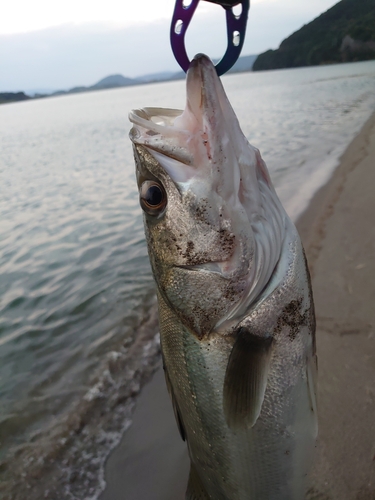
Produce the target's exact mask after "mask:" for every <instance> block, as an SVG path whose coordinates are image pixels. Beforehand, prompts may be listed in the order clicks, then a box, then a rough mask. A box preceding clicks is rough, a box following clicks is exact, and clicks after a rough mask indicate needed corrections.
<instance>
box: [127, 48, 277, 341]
mask: <svg viewBox="0 0 375 500" xmlns="http://www.w3.org/2000/svg"><path fill="white" fill-rule="evenodd" d="M129 118H130V121H131V122H132V123H133V128H132V130H131V132H130V138H131V140H132V141H133V147H134V157H135V163H136V173H137V181H138V187H139V193H140V204H141V207H142V208H143V212H144V223H145V232H146V240H147V244H148V250H149V255H150V261H151V266H152V270H153V274H154V277H155V280H156V283H157V286H158V291H159V293H160V294H161V296H162V297H163V300H164V301H165V302H166V303H167V304H168V305H169V306H170V307H171V308H172V309H173V310H174V311H175V312H176V314H177V315H178V316H179V318H180V319H181V321H182V322H183V323H184V325H185V326H186V327H188V328H189V329H190V330H191V331H192V332H194V333H195V334H196V335H197V336H198V337H199V338H201V337H203V336H204V335H207V334H209V333H210V332H212V331H213V330H220V328H221V329H223V328H224V327H225V328H227V327H228V325H229V324H231V325H233V324H235V323H236V321H238V318H239V317H240V316H241V314H242V313H243V310H244V309H245V308H246V307H248V306H249V304H250V303H251V301H252V300H253V299H254V297H256V295H257V294H259V291H260V290H261V288H262V286H264V284H265V283H266V282H267V280H268V279H269V277H270V275H271V272H272V269H273V268H274V266H275V264H276V261H277V259H278V254H279V251H280V244H281V239H282V227H281V226H282V219H283V214H284V212H283V209H282V207H281V204H280V202H279V200H278V198H277V196H276V194H275V192H274V189H273V187H272V184H271V181H270V177H269V174H268V171H267V168H266V166H265V163H264V162H263V160H262V159H261V156H260V154H259V151H258V150H256V149H255V148H254V147H252V146H251V145H250V144H249V142H248V141H247V139H246V137H245V136H244V135H243V133H242V131H241V129H240V126H239V123H238V120H237V118H236V115H235V113H234V111H233V109H232V107H231V105H230V103H229V101H228V99H227V97H226V94H225V91H224V88H223V86H222V84H221V81H220V79H219V78H218V76H217V73H216V70H215V67H214V66H213V64H212V62H211V60H210V59H209V58H208V57H206V56H204V55H198V56H196V57H195V58H194V60H193V61H192V63H191V65H190V68H189V70H188V73H187V102H186V107H185V110H184V111H181V110H172V109H159V108H144V109H141V110H134V111H132V112H131V113H130V115H129ZM266 254H267V255H266ZM225 328H224V329H225Z"/></svg>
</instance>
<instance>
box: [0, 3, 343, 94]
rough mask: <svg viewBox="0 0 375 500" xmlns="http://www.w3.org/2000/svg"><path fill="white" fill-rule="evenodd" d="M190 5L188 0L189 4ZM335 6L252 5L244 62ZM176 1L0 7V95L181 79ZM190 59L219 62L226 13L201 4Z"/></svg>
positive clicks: (191, 31) (191, 32)
mask: <svg viewBox="0 0 375 500" xmlns="http://www.w3.org/2000/svg"><path fill="white" fill-rule="evenodd" d="M186 1H188V0H186ZM335 3H337V0H314V1H313V2H306V1H304V0H283V1H281V0H252V1H251V7H250V13H249V20H248V25H247V33H246V39H245V43H244V47H243V49H242V55H248V54H259V53H261V52H264V51H265V50H267V49H270V48H273V49H275V48H277V47H278V46H279V45H280V43H281V41H282V40H283V39H284V38H286V37H287V36H289V35H290V34H291V33H293V32H294V31H296V30H297V29H299V28H301V27H302V26H303V25H304V24H306V23H308V22H310V21H312V20H313V19H314V18H315V17H317V16H318V15H319V14H321V13H322V12H325V11H326V10H327V9H328V8H330V7H332V6H333V5H334V4H335ZM174 4H175V1H174V0H135V1H133V2H130V0H122V1H119V0H105V1H104V0H102V1H100V2H99V1H97V0H54V1H51V0H32V1H31V0H12V2H6V3H5V4H4V5H2V7H1V17H0V92H6V91H9V92H16V91H26V92H31V91H53V90H58V89H68V88H71V87H75V86H78V85H93V84H94V83H96V82H97V81H99V80H100V79H101V78H104V77H105V76H108V75H111V74H118V73H120V74H122V75H124V76H127V77H137V76H142V75H145V74H149V73H157V72H161V71H178V70H179V69H180V68H179V66H178V64H177V63H176V61H175V60H174V57H173V54H172V51H171V48H170V43H169V26H170V22H171V18H172V14H173V9H174ZM186 47H187V52H188V55H189V56H190V58H192V57H193V56H194V54H196V53H198V52H204V53H206V54H208V55H209V56H210V57H212V58H220V57H221V56H222V55H223V54H224V52H225V49H226V26H225V12H224V9H223V8H222V7H220V6H219V5H214V4H211V3H209V2H206V1H203V0H201V1H200V3H199V6H198V9H197V11H196V13H195V15H194V17H193V20H192V22H191V25H190V26H189V29H188V31H187V34H186Z"/></svg>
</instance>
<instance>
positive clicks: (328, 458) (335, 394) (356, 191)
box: [100, 114, 375, 500]
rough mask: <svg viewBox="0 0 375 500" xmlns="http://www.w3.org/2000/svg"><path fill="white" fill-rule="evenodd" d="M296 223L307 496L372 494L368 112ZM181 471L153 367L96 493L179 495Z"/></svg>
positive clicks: (374, 215) (373, 282)
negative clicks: (303, 328)
mask: <svg viewBox="0 0 375 500" xmlns="http://www.w3.org/2000/svg"><path fill="white" fill-rule="evenodd" d="M297 227H298V229H299V231H300V234H301V237H302V240H303V242H304V245H305V249H306V253H307V257H308V260H309V264H310V268H311V273H312V279H313V291H314V298H315V306H316V315H317V346H318V357H319V390H318V396H319V399H318V405H319V408H318V410H319V440H318V444H317V451H316V460H315V466H314V470H313V473H312V476H311V485H312V486H311V488H310V491H309V493H308V498H309V499H310V500H375V259H374V257H375V114H374V115H373V116H372V117H371V118H370V120H369V121H368V122H367V123H366V124H365V126H364V127H363V129H362V131H361V132H360V134H359V135H358V136H357V137H356V138H355V139H354V141H353V142H352V143H351V144H350V146H349V147H348V149H347V151H346V152H345V154H344V155H343V157H342V158H341V162H340V165H339V167H338V168H337V169H336V171H335V173H334V175H333V177H332V178H331V180H330V181H329V182H328V184H327V185H326V186H324V187H323V188H322V189H321V190H320V191H319V192H318V193H317V194H316V195H315V197H314V198H313V200H312V202H311V203H310V206H309V208H308V209H307V211H306V212H305V213H304V214H303V215H302V217H301V218H300V219H299V221H298V222H297ZM187 474H188V458H187V453H186V449H185V445H184V443H183V442H182V441H181V439H180V437H179V435H178V431H177V428H176V424H175V422H174V416H173V412H172V408H171V404H170V402H169V399H168V395H167V392H166V389H165V384H164V380H163V374H162V372H161V370H159V371H158V372H157V373H156V375H155V376H154V378H153V380H152V381H151V382H150V383H149V384H148V385H147V386H146V387H145V388H144V390H143V392H142V395H141V397H140V399H139V401H138V404H137V408H136V411H135V413H134V423H133V425H132V427H131V428H130V429H129V430H128V431H127V433H126V434H125V436H124V437H123V439H122V442H121V444H120V445H119V447H118V448H117V449H116V450H114V452H113V453H112V454H111V456H110V458H109V460H108V462H107V466H106V481H107V488H106V490H105V491H104V493H103V494H102V495H101V497H100V500H183V498H184V491H185V487H186V482H187ZM258 500H265V499H258Z"/></svg>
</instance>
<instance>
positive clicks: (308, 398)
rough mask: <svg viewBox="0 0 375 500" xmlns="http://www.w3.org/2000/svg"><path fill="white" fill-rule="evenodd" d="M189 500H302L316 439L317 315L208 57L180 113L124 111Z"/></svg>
mask: <svg viewBox="0 0 375 500" xmlns="http://www.w3.org/2000/svg"><path fill="white" fill-rule="evenodd" d="M130 120H131V121H132V122H133V125H134V126H133V129H132V131H131V133H130V137H131V139H132V141H133V144H134V155H135V162H136V172H137V180H138V185H139V190H140V202H141V206H142V208H143V210H144V223H145V234H146V240H147V245H148V251H149V256H150V262H151V266H152V270H153V274H154V277H155V281H156V284H157V293H158V304H159V317H160V335H161V345H162V353H163V362H164V369H165V375H166V381H167V386H168V389H169V392H170V395H171V398H172V402H173V407H174V410H175V415H176V420H177V424H178V426H179V429H180V432H181V436H182V437H183V439H186V442H187V445H188V450H189V456H190V461H191V470H190V477H189V483H188V487H187V493H186V498H187V499H189V500H193V499H194V500H198V499H202V500H203V499H204V500H206V499H214V500H266V499H267V500H301V499H303V498H304V495H305V488H306V476H307V474H308V470H309V467H310V463H311V459H312V454H313V449H314V443H315V439H316V435H317V414H316V413H317V412H316V398H315V389H316V388H315V380H316V353H315V318H314V306H313V301H312V293H311V286H310V278H309V273H308V269H307V264H306V259H305V256H304V252H303V248H302V245H301V241H300V238H299V236H298V233H297V230H296V228H295V227H294V225H293V223H292V222H291V220H290V219H289V217H288V216H287V214H286V212H285V211H284V209H283V207H282V205H281V203H280V201H279V199H278V197H277V195H276V193H275V190H274V188H273V186H272V183H271V180H270V177H269V174H268V171H267V168H266V165H265V163H264V162H263V160H262V158H261V156H260V154H259V151H258V150H256V149H255V148H253V147H252V146H251V145H250V144H249V143H248V141H247V139H246V137H245V136H244V135H243V133H242V132H241V129H240V126H239V123H238V121H237V118H236V116H235V114H234V111H233V109H232V107H231V106H230V103H229V101H228V99H227V97H226V95H225V91H224V89H223V87H222V85H221V82H220V80H219V78H218V77H217V75H216V71H215V69H214V66H213V65H212V63H211V61H210V60H209V59H208V58H207V57H206V56H204V55H198V56H196V57H195V59H194V60H193V62H192V63H191V66H190V69H189V71H188V74H187V105H186V108H185V110H184V111H179V110H170V109H156V108H144V109H143V110H136V111H133V112H131V113H130Z"/></svg>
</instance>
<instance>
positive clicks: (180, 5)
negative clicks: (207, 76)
mask: <svg viewBox="0 0 375 500" xmlns="http://www.w3.org/2000/svg"><path fill="white" fill-rule="evenodd" d="M208 1H211V2H212V3H218V4H220V5H221V6H222V7H223V8H224V9H225V12H226V18H227V38H228V46H227V50H226V52H225V54H224V56H223V57H222V59H221V60H220V61H219V62H218V63H217V64H216V66H215V67H216V71H217V74H218V75H219V76H220V75H223V74H224V73H226V72H227V71H228V70H229V69H230V68H231V67H232V66H233V64H234V63H235V62H236V61H237V59H238V58H239V56H240V53H241V50H242V46H243V43H244V40H245V33H246V23H247V17H248V12H249V8H250V0H242V1H240V2H239V1H238V0H237V1H233V0H208ZM184 3H185V5H184ZM198 3H199V0H191V2H190V4H189V5H186V0H176V5H175V8H174V12H173V17H172V23H171V31H170V39H171V46H172V51H173V54H174V56H175V58H176V60H177V62H178V64H179V65H180V66H181V68H182V69H183V70H184V71H185V73H186V72H187V70H188V68H189V65H190V61H189V58H188V56H187V53H186V48H185V33H186V30H187V29H188V27H189V24H190V21H191V20H192V17H193V15H194V12H195V9H196V8H197V6H198ZM238 4H241V6H242V11H241V14H240V15H238V16H236V15H235V14H234V12H233V10H232V8H233V6H234V5H238Z"/></svg>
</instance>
